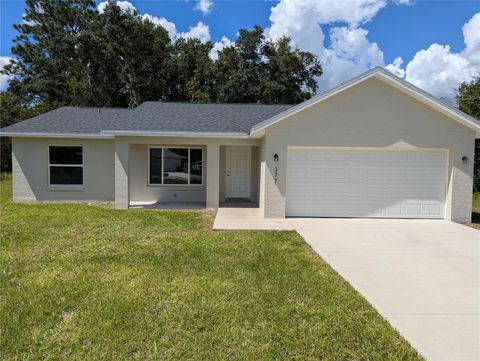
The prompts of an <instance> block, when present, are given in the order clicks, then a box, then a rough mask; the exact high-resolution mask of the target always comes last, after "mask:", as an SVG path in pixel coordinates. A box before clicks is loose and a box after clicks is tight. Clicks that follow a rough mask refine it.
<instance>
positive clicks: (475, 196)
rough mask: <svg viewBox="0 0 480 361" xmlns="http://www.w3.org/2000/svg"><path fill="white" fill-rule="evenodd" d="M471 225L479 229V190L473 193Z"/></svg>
mask: <svg viewBox="0 0 480 361" xmlns="http://www.w3.org/2000/svg"><path fill="white" fill-rule="evenodd" d="M471 226H472V227H475V228H478V229H480V192H476V193H473V208H472V224H471Z"/></svg>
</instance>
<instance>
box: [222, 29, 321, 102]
mask: <svg viewBox="0 0 480 361" xmlns="http://www.w3.org/2000/svg"><path fill="white" fill-rule="evenodd" d="M215 68H216V70H215V74H216V92H217V97H218V101H220V102H236V103H254V102H261V103H299V102H302V101H303V100H306V99H308V98H310V97H311V96H312V95H313V94H314V92H315V91H316V89H317V81H316V78H317V77H319V76H321V75H322V67H321V65H320V62H319V60H318V58H317V57H316V56H315V55H314V54H313V53H310V52H303V51H300V50H299V49H292V47H291V45H290V39H289V38H287V37H283V38H280V39H279V40H278V41H276V42H273V41H270V40H266V38H265V35H264V30H263V29H262V28H261V27H260V26H255V27H254V29H253V30H252V31H248V30H245V29H241V30H240V31H239V37H238V39H237V40H236V42H235V44H234V45H232V46H230V47H226V48H225V49H223V50H222V51H221V52H220V53H219V56H218V60H217V62H216V63H215Z"/></svg>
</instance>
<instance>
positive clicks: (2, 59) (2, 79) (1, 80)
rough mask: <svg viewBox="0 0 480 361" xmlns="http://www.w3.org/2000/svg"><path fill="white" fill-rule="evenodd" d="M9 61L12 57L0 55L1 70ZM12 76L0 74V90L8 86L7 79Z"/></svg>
mask: <svg viewBox="0 0 480 361" xmlns="http://www.w3.org/2000/svg"><path fill="white" fill-rule="evenodd" d="M10 61H12V58H11V57H9V56H0V70H3V68H4V67H5V66H6V65H8V64H10ZM12 78H13V76H11V75H6V74H0V90H5V89H7V87H8V81H9V80H10V79H12Z"/></svg>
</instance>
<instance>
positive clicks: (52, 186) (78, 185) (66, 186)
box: [47, 144, 85, 190]
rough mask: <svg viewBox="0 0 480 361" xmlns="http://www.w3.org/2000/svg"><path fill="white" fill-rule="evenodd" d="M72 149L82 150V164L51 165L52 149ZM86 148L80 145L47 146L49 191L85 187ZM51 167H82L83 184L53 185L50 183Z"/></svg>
mask: <svg viewBox="0 0 480 361" xmlns="http://www.w3.org/2000/svg"><path fill="white" fill-rule="evenodd" d="M51 147H59V148H72V147H80V148H81V149H82V164H50V148H51ZM84 149H85V147H84V146H83V145H80V144H48V146H47V188H48V189H53V190H55V189H79V188H83V187H84V186H85V174H84V173H85V172H84V171H85V166H84V164H85V160H84V158H85V152H84ZM51 167H81V168H82V184H52V183H51V182H50V168H51Z"/></svg>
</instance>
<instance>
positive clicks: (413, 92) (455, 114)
mask: <svg viewBox="0 0 480 361" xmlns="http://www.w3.org/2000/svg"><path fill="white" fill-rule="evenodd" d="M373 77H375V78H377V79H380V80H382V81H384V82H386V83H388V84H390V85H392V86H393V87H395V88H397V89H399V90H400V91H402V92H404V93H406V94H408V95H410V96H412V97H414V98H415V99H417V100H419V101H421V102H422V103H424V104H426V105H428V106H430V107H432V108H434V109H436V110H437V111H439V112H441V113H443V114H445V115H446V116H448V117H450V118H452V119H454V120H456V121H458V122H459V123H461V124H463V125H465V126H466V127H468V128H470V129H473V130H474V131H476V134H477V137H480V122H479V121H478V120H476V119H475V118H473V117H471V116H469V115H468V114H466V113H464V112H462V111H460V110H459V109H457V108H455V107H453V106H451V105H449V104H447V103H445V102H443V101H441V100H440V99H438V98H436V97H434V96H433V95H431V94H429V93H427V92H426V91H424V90H422V89H420V88H418V87H416V86H415V85H413V84H411V83H409V82H407V81H405V80H403V79H402V78H399V77H398V76H396V75H394V74H393V73H391V72H390V71H388V70H386V69H384V68H382V67H380V66H377V67H375V68H373V69H371V70H369V71H367V72H365V73H362V74H360V75H359V76H357V77H355V78H353V79H351V80H349V81H347V82H344V83H342V84H340V85H338V86H336V87H335V88H333V89H330V90H327V91H326V92H324V93H321V94H318V95H316V96H314V97H312V98H310V99H308V100H306V101H304V102H302V103H300V104H297V105H295V106H293V107H291V108H289V109H288V110H286V111H285V112H283V113H280V114H277V115H275V116H273V117H272V118H270V119H267V120H265V121H263V122H261V123H258V124H255V125H254V126H253V127H252V131H251V135H255V134H261V133H262V132H263V131H264V130H265V129H266V128H268V127H270V126H272V125H273V124H276V123H278V122H280V121H282V120H284V119H286V118H288V117H290V116H292V115H293V114H295V113H297V112H299V111H302V110H303V109H306V108H308V107H310V106H312V105H314V104H317V103H319V102H322V101H324V100H326V99H328V98H330V97H332V96H334V95H335V94H338V93H340V92H342V91H344V90H347V89H349V88H351V87H353V86H355V85H357V84H359V83H362V82H364V81H366V80H368V79H370V78H373Z"/></svg>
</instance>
